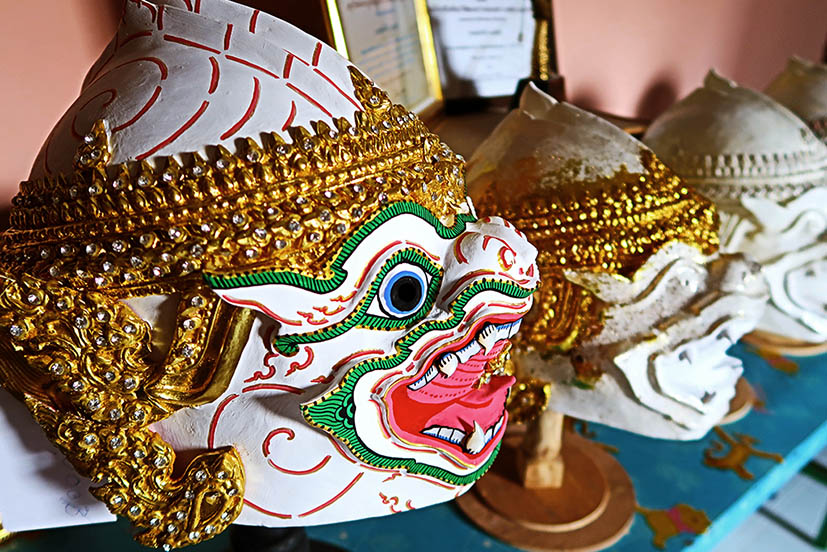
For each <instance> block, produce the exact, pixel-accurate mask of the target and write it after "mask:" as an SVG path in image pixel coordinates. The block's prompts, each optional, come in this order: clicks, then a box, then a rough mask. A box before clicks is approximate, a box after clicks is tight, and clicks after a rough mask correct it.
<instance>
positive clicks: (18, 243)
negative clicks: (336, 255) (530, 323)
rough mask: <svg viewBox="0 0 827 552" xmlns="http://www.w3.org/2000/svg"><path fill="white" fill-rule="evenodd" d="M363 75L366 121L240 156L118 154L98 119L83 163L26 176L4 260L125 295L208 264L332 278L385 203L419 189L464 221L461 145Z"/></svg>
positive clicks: (296, 135) (273, 142) (295, 136)
mask: <svg viewBox="0 0 827 552" xmlns="http://www.w3.org/2000/svg"><path fill="white" fill-rule="evenodd" d="M351 73H352V78H353V83H354V92H355V95H356V97H357V98H358V99H359V100H360V101H361V103H362V105H363V106H364V111H361V112H357V113H356V124H355V125H351V124H350V123H349V122H348V121H347V119H344V118H340V119H336V120H335V128H331V127H330V126H328V125H327V124H325V123H323V122H316V123H315V124H314V125H313V132H312V133H311V132H310V131H308V130H306V129H304V128H301V127H296V128H291V129H289V130H288V132H289V134H290V137H291V138H292V143H287V142H285V141H284V140H283V139H282V138H281V137H280V136H279V135H277V134H270V135H266V136H265V137H264V138H265V140H264V141H263V145H259V144H258V143H257V142H256V141H255V140H253V139H251V138H248V139H247V140H246V141H245V144H244V145H243V147H242V148H241V150H240V151H239V152H238V154H237V155H233V154H231V153H230V152H229V151H227V150H226V149H225V148H223V147H220V146H216V147H213V148H208V150H209V151H211V152H212V153H213V154H214V156H215V159H214V161H212V162H207V161H206V160H205V159H204V158H202V157H201V156H200V155H198V154H191V155H189V156H184V157H185V158H186V161H184V165H185V166H182V165H181V164H180V163H179V162H178V160H177V159H176V158H175V157H167V158H160V159H156V160H154V161H155V165H156V166H157V167H158V168H155V167H153V166H152V165H150V164H149V163H148V162H142V163H133V164H131V165H130V164H123V165H117V166H109V165H108V161H109V157H110V154H109V148H108V139H107V132H106V128H105V125H104V123H103V122H99V123H97V124H96V125H95V126H94V128H93V130H92V131H91V132H90V134H89V135H87V136H86V137H85V139H84V140H85V144H84V145H83V146H82V147H81V148H80V149H79V151H78V155H77V158H76V166H77V170H76V171H75V172H74V173H73V174H71V175H68V176H58V177H55V178H46V179H41V180H34V181H29V182H24V183H22V185H21V190H20V193H19V194H18V195H17V196H16V197H15V198H14V201H13V204H14V207H13V210H12V228H11V230H9V231H7V232H6V233H4V234H3V235H2V236H1V237H0V251H2V253H0V267H3V268H6V269H7V270H8V271H14V272H19V271H22V272H26V273H29V274H33V275H36V276H40V277H43V278H48V277H51V278H69V277H72V278H78V279H79V280H80V282H81V284H82V285H83V286H84V287H89V288H97V289H107V288H108V289H113V292H116V293H124V289H125V288H127V289H128V288H130V287H133V286H140V285H142V284H149V283H159V282H165V281H167V279H169V278H177V277H180V276H186V275H188V274H192V273H196V272H198V271H204V272H208V273H210V274H217V275H238V274H251V273H256V272H265V271H273V270H289V271H293V272H298V273H301V274H304V275H306V276H309V277H315V278H326V277H329V276H330V274H329V262H330V261H331V260H332V257H333V255H332V254H331V253H332V252H334V251H336V250H337V249H338V248H339V247H340V246H341V244H342V243H343V242H344V241H345V239H346V238H347V236H348V235H349V234H350V233H351V232H352V231H353V229H354V228H357V227H358V226H359V225H360V224H362V223H363V222H364V221H366V220H368V219H369V218H370V217H371V215H373V214H374V213H375V212H376V211H378V210H379V209H380V208H381V207H383V206H384V205H385V204H387V203H391V202H394V201H401V200H405V201H414V202H416V203H419V204H421V205H423V206H425V207H426V208H428V209H429V210H430V211H431V212H432V213H434V214H435V215H436V216H437V217H439V218H440V220H441V221H442V222H443V223H445V224H446V225H448V226H451V225H453V217H454V216H455V215H456V214H458V213H466V212H468V210H469V209H468V206H467V203H466V197H465V181H464V162H463V159H462V157H461V156H458V155H456V154H454V153H453V152H452V151H451V150H450V149H449V148H448V147H447V146H446V145H445V144H443V143H442V142H441V141H440V140H439V138H438V137H437V136H436V135H434V134H431V133H430V132H429V131H428V129H427V128H426V127H425V126H424V125H423V124H422V122H421V121H420V120H419V119H418V118H417V117H416V116H415V115H414V114H412V113H409V112H408V111H407V110H406V109H405V108H404V107H402V106H400V105H394V104H392V103H391V102H390V100H389V99H388V97H387V94H386V93H385V92H384V91H382V90H381V89H379V88H376V87H374V86H373V84H372V83H371V82H370V81H368V80H367V79H366V78H365V77H363V76H362V75H361V74H360V73H359V72H358V71H356V70H355V69H351Z"/></svg>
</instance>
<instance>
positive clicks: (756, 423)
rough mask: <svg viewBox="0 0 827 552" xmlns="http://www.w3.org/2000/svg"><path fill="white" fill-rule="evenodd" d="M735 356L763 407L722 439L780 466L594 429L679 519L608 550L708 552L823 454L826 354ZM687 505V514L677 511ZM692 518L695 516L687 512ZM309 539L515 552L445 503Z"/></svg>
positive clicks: (201, 551) (208, 548) (650, 502)
mask: <svg viewBox="0 0 827 552" xmlns="http://www.w3.org/2000/svg"><path fill="white" fill-rule="evenodd" d="M733 354H734V355H736V356H738V357H739V358H741V359H742V360H743V361H744V365H745V372H744V373H745V375H746V377H747V378H748V379H749V381H750V383H751V384H752V386H753V388H754V389H755V390H756V392H757V394H758V396H759V398H760V399H761V401H762V403H763V404H762V405H760V406H759V407H757V408H755V409H754V410H753V412H751V413H750V414H749V415H748V416H747V417H746V418H744V419H743V420H741V421H739V422H736V423H734V424H731V425H727V426H724V428H723V429H724V431H725V432H726V434H727V435H728V436H731V437H732V438H737V437H738V436H749V437H751V438H754V439H755V443H754V445H753V446H754V447H755V448H756V449H759V450H761V451H765V452H768V453H774V454H779V455H781V456H782V457H783V459H784V460H783V462H781V463H777V462H775V461H774V460H771V459H766V458H761V457H757V456H751V457H749V458H748V459H747V461H746V462H745V463H744V464H743V466H744V468H746V469H747V470H748V471H749V472H750V473H751V474H752V475H753V476H754V477H753V479H751V480H747V479H743V478H741V477H739V476H738V475H737V474H736V473H735V472H734V471H732V470H720V469H716V468H713V467H710V466H707V465H705V464H704V452H705V451H707V450H710V451H711V450H712V449H713V448H714V447H715V446H716V445H714V444H713V443H715V442H717V443H718V444H719V445H720V446H721V449H722V450H716V451H715V452H714V454H715V455H716V456H722V455H725V454H727V452H729V450H730V447H729V446H728V445H726V444H723V443H722V436H721V435H719V434H717V433H714V432H713V433H710V434H709V435H708V436H707V437H705V438H704V439H701V440H699V441H694V442H688V443H687V442H671V441H659V440H654V439H648V438H645V437H640V436H638V435H634V434H631V433H627V432H623V431H619V430H615V429H611V428H609V427H605V426H601V425H597V424H591V425H589V426H588V428H587V429H586V431H587V432H588V436H589V437H591V438H593V439H594V440H596V441H599V442H600V443H603V444H605V445H607V446H608V447H610V448H611V450H613V451H615V452H614V454H615V455H616V458H617V459H618V461H619V462H620V463H621V464H622V465H623V466H624V468H625V469H626V470H627V472H628V473H629V475H630V476H631V478H632V481H633V483H634V486H635V493H636V497H637V501H638V504H639V505H640V506H641V510H643V511H650V512H651V511H655V512H659V513H655V514H650V515H654V516H656V517H660V518H661V519H663V518H664V516H665V517H667V518H669V519H675V520H678V526H679V528H680V529H682V531H677V534H675V535H674V536H672V537H671V538H668V539H666V540H665V545H664V548H663V549H661V548H657V547H655V545H654V543H653V538H654V533H653V531H652V529H651V528H650V525H649V524H648V523H647V522H646V520H645V519H644V515H643V514H642V513H638V514H636V516H635V520H634V522H633V524H632V527H631V529H630V531H629V533H628V534H627V535H626V536H625V537H623V539H622V540H621V541H620V542H618V543H617V544H616V545H614V546H613V547H612V548H611V550H612V551H618V552H646V551H648V550H653V551H654V550H666V551H667V552H674V551H679V550H683V551H686V552H704V551H707V550H710V549H711V548H712V547H713V546H714V545H715V544H716V543H717V542H719V541H720V540H721V539H722V538H723V537H724V536H725V535H726V534H727V533H728V532H730V531H731V530H732V529H733V528H734V527H735V526H736V525H738V524H739V523H740V522H741V521H743V520H744V519H745V518H746V517H747V516H749V515H750V514H751V513H752V512H754V511H755V510H756V509H757V508H758V507H759V506H760V505H761V504H762V503H763V502H765V501H766V500H767V499H768V498H769V497H770V496H771V495H772V494H773V493H774V492H775V491H776V490H778V489H779V488H780V487H781V486H783V485H784V483H786V482H787V481H788V480H789V479H790V478H791V477H792V476H793V475H794V474H795V473H797V472H798V471H799V470H800V469H801V468H802V467H803V466H804V465H805V464H806V463H807V462H808V461H809V460H810V459H811V458H812V457H813V456H815V455H816V454H817V453H818V452H819V451H820V450H821V449H823V448H824V447H825V446H827V354H825V355H820V356H814V357H808V358H798V359H790V358H784V357H776V356H773V355H769V354H762V353H759V352H758V351H756V350H754V349H752V348H751V347H748V346H745V345H741V344H739V345H736V346H735V347H734V348H733ZM679 505H685V506H679ZM693 512H694V513H695V514H694V515H692V516H689V515H687V514H688V513H693ZM700 512H703V514H704V515H705V516H706V517H707V518H708V519H709V521H710V525H709V526H708V527H707V528H706V530H705V531H703V532H701V533H700V534H696V530H695V529H693V527H692V526H693V525H694V523H693V522H692V519H693V518H694V519H697V518H698V517H700ZM130 532H131V530H130V527H129V525H128V524H126V523H125V522H123V521H119V522H117V523H112V524H104V525H94V526H86V527H80V528H69V529H58V530H51V531H39V532H34V533H28V534H22V535H19V536H17V537H16V538H15V539H14V540H12V541H11V542H9V543H7V544H5V545H2V546H0V552H12V551H14V552H41V551H46V550H49V551H51V550H84V551H88V552H97V551H104V550H106V551H111V550H118V551H119V552H130V551H140V550H146V548H143V547H141V546H139V545H137V544H135V543H134V542H133V541H132V540H131V537H130ZM308 532H309V533H310V536H311V538H313V539H317V540H321V541H325V542H328V543H331V544H334V545H337V546H339V547H341V548H343V549H345V550H349V551H352V552H389V551H394V552H408V551H411V552H413V551H417V552H422V551H435V552H436V551H449V552H465V551H468V552H470V551H474V552H478V551H488V550H490V551H492V552H505V551H513V550H515V549H514V548H512V547H510V546H508V545H506V544H504V543H502V542H500V541H498V540H497V539H496V538H495V537H493V536H490V535H487V534H485V533H484V532H482V531H481V530H479V529H477V528H476V527H475V526H474V525H472V524H471V522H470V521H468V520H467V519H466V518H465V517H464V516H463V514H462V513H461V512H460V511H459V510H458V509H457V508H456V506H454V505H453V504H442V505H439V506H433V507H431V508H425V509H422V510H416V511H412V512H406V513H402V514H396V515H392V516H388V517H382V518H372V519H366V520H362V521H356V522H349V523H339V524H334V525H327V526H319V527H311V528H309V529H308ZM228 549H229V540H228V538H227V536H226V535H221V536H219V537H218V538H216V539H214V540H212V541H210V542H207V543H204V544H202V545H199V546H195V547H192V548H188V549H187V550H191V551H192V552H213V551H224V550H228Z"/></svg>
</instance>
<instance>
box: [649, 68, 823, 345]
mask: <svg viewBox="0 0 827 552" xmlns="http://www.w3.org/2000/svg"><path fill="white" fill-rule="evenodd" d="M785 80H786V79H780V80H779V81H778V82H785ZM779 86H780V85H779ZM643 140H644V142H646V143H647V144H648V145H649V146H650V147H652V149H653V150H654V151H655V152H656V153H657V154H658V155H659V156H660V157H661V158H662V159H663V160H664V162H666V163H667V164H669V166H670V167H672V168H673V169H674V170H675V171H676V172H677V173H678V174H679V175H681V176H682V177H683V178H684V180H685V181H686V182H688V183H689V184H691V185H693V186H695V187H697V188H698V189H699V190H700V191H701V192H702V193H704V194H705V195H707V196H708V197H710V198H711V199H712V200H713V201H715V202H716V204H717V205H718V209H719V212H720V214H721V230H720V239H721V250H722V251H724V252H736V251H739V252H743V253H747V254H749V255H750V256H751V257H753V258H754V259H755V260H757V261H758V262H760V263H761V264H762V265H764V273H765V275H766V278H767V280H768V282H769V284H770V302H769V304H768V307H767V310H766V313H765V315H764V317H763V318H762V320H761V321H760V322H759V324H758V326H757V327H758V329H760V330H763V331H765V332H769V333H771V334H775V335H777V336H781V337H783V338H785V339H788V340H793V341H795V342H804V343H823V342H824V341H825V340H827V284H825V281H824V279H823V278H821V277H820V276H819V275H820V274H823V273H824V271H825V270H827V258H826V257H825V255H827V242H826V241H825V229H826V228H827V146H825V145H824V144H823V143H821V142H820V141H819V140H818V138H817V137H816V136H815V135H814V134H813V132H812V131H811V130H810V129H808V128H807V126H806V125H805V124H804V122H803V121H801V120H800V119H799V118H798V117H796V116H795V115H794V114H793V113H792V112H790V111H789V110H787V109H786V108H785V107H784V106H782V105H780V104H778V103H777V102H775V101H774V100H772V99H771V98H769V97H767V96H765V95H764V94H762V93H760V92H756V91H754V90H750V89H747V88H742V87H739V86H737V85H736V84H735V83H733V82H731V81H729V80H726V79H724V78H722V77H720V76H718V75H717V74H715V73H714V72H710V73H709V74H708V75H707V77H706V79H705V81H704V86H703V87H701V88H698V89H696V90H695V91H694V92H692V93H691V94H690V95H689V96H687V97H686V98H684V99H683V100H681V101H679V102H678V103H676V104H675V105H674V106H672V107H671V108H669V109H668V110H667V111H666V112H664V113H663V114H662V115H661V116H660V117H658V118H657V119H656V120H655V121H654V122H653V123H652V125H651V126H650V127H649V129H648V130H647V132H646V134H645V135H644V138H643Z"/></svg>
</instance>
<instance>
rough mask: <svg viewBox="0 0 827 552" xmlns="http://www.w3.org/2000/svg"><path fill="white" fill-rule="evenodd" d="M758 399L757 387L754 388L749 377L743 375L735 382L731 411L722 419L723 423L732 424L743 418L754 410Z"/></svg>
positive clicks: (730, 405)
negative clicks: (748, 379)
mask: <svg viewBox="0 0 827 552" xmlns="http://www.w3.org/2000/svg"><path fill="white" fill-rule="evenodd" d="M757 401H758V396H757V395H756V394H755V389H753V388H752V385H750V383H749V381H747V378H745V377H743V376H741V378H740V379H739V380H738V383H737V384H735V396H734V397H732V400H731V401H729V412H727V415H726V416H724V417H723V419H722V420H721V425H724V424H732V423H735V422H737V421H738V420H742V419H744V418H745V417H746V415H747V414H749V413H750V412H751V411H752V407H753V406H754V405H755V403H756V402H757Z"/></svg>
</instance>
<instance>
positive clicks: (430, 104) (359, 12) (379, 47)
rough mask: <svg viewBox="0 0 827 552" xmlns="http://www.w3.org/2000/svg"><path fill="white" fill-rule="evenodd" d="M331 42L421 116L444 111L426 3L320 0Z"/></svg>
mask: <svg viewBox="0 0 827 552" xmlns="http://www.w3.org/2000/svg"><path fill="white" fill-rule="evenodd" d="M320 1H321V2H322V4H323V10H324V21H325V26H326V30H327V34H328V36H327V38H328V43H329V44H330V45H331V46H333V47H334V48H336V50H337V51H338V52H339V53H340V54H342V55H343V56H344V57H346V58H348V59H350V60H351V61H352V62H353V63H354V64H355V65H356V66H358V67H359V68H360V69H362V70H364V71H365V72H366V74H368V75H369V76H370V77H371V78H373V79H374V80H375V81H376V82H377V84H378V85H379V86H381V87H382V88H383V89H384V90H386V91H387V92H388V94H389V95H390V97H391V98H393V99H395V100H396V101H399V102H401V103H402V104H404V105H405V106H406V107H407V108H408V109H410V110H411V111H413V112H415V113H416V114H418V115H419V116H420V117H422V118H425V119H427V118H429V117H431V116H433V115H435V114H436V113H437V112H438V111H439V110H440V109H441V107H442V103H443V95H442V86H441V83H440V78H439V66H438V64H437V57H436V48H435V44H434V36H433V31H432V29H431V20H430V17H429V15H428V7H427V3H426V0H320Z"/></svg>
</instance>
